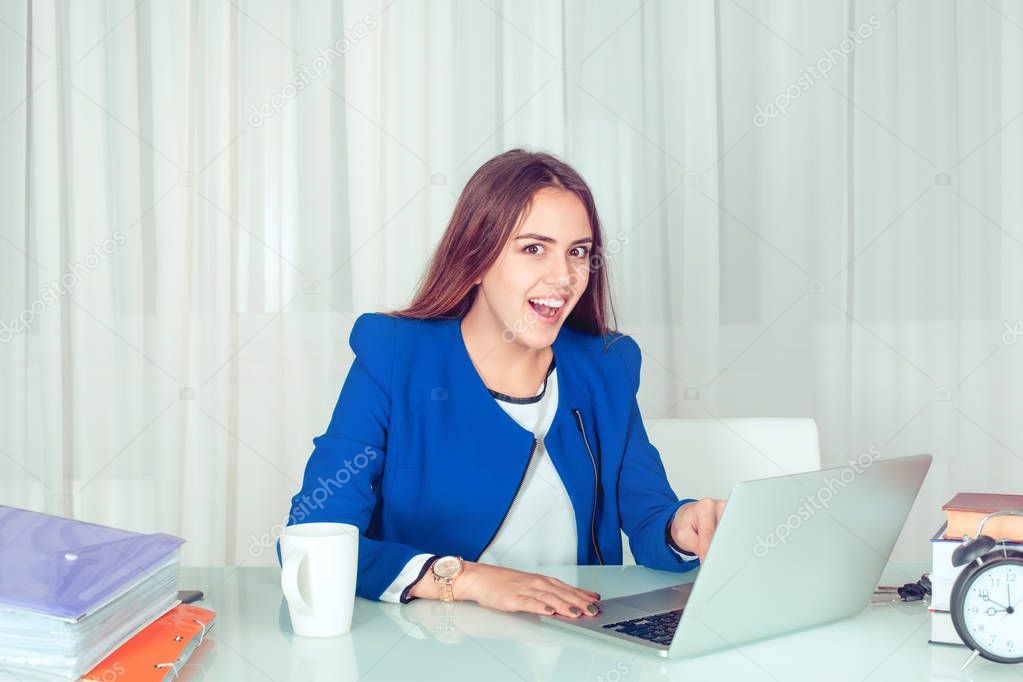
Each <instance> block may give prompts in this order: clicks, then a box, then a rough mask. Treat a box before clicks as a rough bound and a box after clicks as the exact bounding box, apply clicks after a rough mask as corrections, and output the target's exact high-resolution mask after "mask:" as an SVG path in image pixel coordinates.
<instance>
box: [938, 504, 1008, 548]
mask: <svg viewBox="0 0 1023 682" xmlns="http://www.w3.org/2000/svg"><path fill="white" fill-rule="evenodd" d="M941 508H942V510H943V511H944V512H945V515H946V516H947V517H948V528H946V529H945V535H944V537H945V539H946V540H961V539H962V537H963V536H964V535H968V536H970V537H971V538H972V537H976V535H977V526H979V525H980V520H981V519H983V518H984V517H985V516H987V515H988V514H990V513H991V512H996V511H1018V512H1023V495H998V494H995V493H959V494H957V495H956V496H955V497H953V498H952V499H951V500H949V501H948V502H946V503H945V504H944V505H943V506H942V507H941ZM983 534H984V535H989V536H991V537H993V538H994V539H995V540H1011V541H1014V542H1023V516H996V517H994V518H993V519H988V521H987V523H985V524H984V530H983Z"/></svg>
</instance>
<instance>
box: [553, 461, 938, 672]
mask: <svg viewBox="0 0 1023 682" xmlns="http://www.w3.org/2000/svg"><path fill="white" fill-rule="evenodd" d="M871 452H872V453H874V454H876V449H874V450H872V451H871ZM874 454H871V453H865V454H864V455H862V456H861V457H860V458H859V459H857V460H851V461H850V463H849V464H848V465H846V466H840V467H834V468H830V469H822V470H820V471H812V472H807V473H800V474H794V475H787V476H777V477H773V478H765V479H760V480H756V481H745V482H743V483H739V484H737V485H736V486H735V487H734V488H732V492H731V494H730V495H729V497H728V503H727V504H726V505H725V510H724V513H723V514H722V515H721V519H720V520H719V523H718V527H717V530H716V531H715V533H714V537H713V539H712V540H711V544H710V547H709V549H708V550H707V555H706V557H705V560H704V562H703V564H702V565H701V566H700V567H698V568H697V569H696V570H695V571H693V572H691V573H690V574H687V576H688V578H689V580H688V581H687V582H684V583H681V584H679V585H674V586H671V587H665V588H661V589H657V590H652V591H649V592H643V593H641V594H633V595H628V596H624V597H615V598H613V599H604V600H602V601H601V602H600V604H601V609H602V610H601V613H600V614H598V615H597V616H595V617H592V618H591V617H582V618H569V617H567V616H560V615H554V616H541V619H542V620H544V621H546V622H548V623H550V624H552V625H556V626H558V627H562V628H570V629H572V630H574V631H576V632H580V633H584V634H587V635H592V636H593V637H599V638H601V639H603V640H605V641H613V642H616V643H618V644H621V645H625V646H630V647H638V648H640V649H644V650H646V651H649V652H653V653H656V654H658V655H660V656H665V657H669V658H689V657H692V656H698V655H702V654H706V653H710V652H713V651H717V650H720V649H726V648H730V647H734V646H735V645H738V644H744V643H747V642H752V641H756V640H759V639H765V638H768V637H774V636H777V635H781V634H785V633H789V632H794V631H796V630H801V629H804V628H809V627H813V626H816V625H820V624H823V623H827V622H830V621H835V620H839V619H841V618H845V617H847V616H852V615H855V614H857V613H859V612H860V611H861V610H862V609H863V608H864V607H865V606H866V605H867V603H868V602H869V601H870V598H871V596H872V595H873V593H874V589H875V588H876V586H877V582H878V580H879V579H880V577H881V572H882V571H883V570H884V568H885V565H886V564H887V562H888V558H889V556H890V555H891V552H892V548H893V547H894V546H895V541H896V539H898V536H899V533H900V532H901V530H902V527H903V524H904V523H905V521H906V517H907V515H908V514H909V510H910V508H911V507H912V506H913V501H914V500H915V499H916V496H917V493H918V492H919V491H920V486H921V484H922V483H923V480H924V476H926V474H927V470H928V469H929V468H930V466H931V456H930V455H929V454H923V455H915V456H912V457H900V458H897V459H888V460H882V459H877V458H875V456H874ZM692 573H695V574H696V575H695V579H694V578H693V577H692Z"/></svg>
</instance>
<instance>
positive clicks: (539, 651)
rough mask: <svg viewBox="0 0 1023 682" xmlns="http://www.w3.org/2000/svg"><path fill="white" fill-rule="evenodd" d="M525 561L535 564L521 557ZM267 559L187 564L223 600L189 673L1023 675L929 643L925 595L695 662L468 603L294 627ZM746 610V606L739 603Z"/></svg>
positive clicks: (625, 572) (616, 573) (378, 611)
mask: <svg viewBox="0 0 1023 682" xmlns="http://www.w3.org/2000/svg"><path fill="white" fill-rule="evenodd" d="M520 568H523V569H528V567H520ZM927 568H928V565H927V564H925V563H920V564H914V563H905V564H892V565H889V566H888V568H887V570H886V571H885V575H884V577H883V578H882V581H881V582H882V584H899V585H901V584H902V583H904V582H908V581H910V580H915V579H917V578H919V576H920V574H921V573H924V572H925V571H926V570H927ZM537 572H543V573H545V574H547V575H552V576H556V577H558V578H561V579H562V580H564V581H566V582H568V583H569V584H573V585H578V586H580V587H585V588H587V589H591V590H595V591H597V592H599V593H600V594H601V595H602V596H604V597H605V598H607V597H613V596H617V595H621V594H628V593H630V592H639V591H643V590H649V589H654V588H656V587H663V586H666V585H672V584H676V583H678V582H681V581H683V580H691V579H693V578H694V577H695V574H696V572H695V571H692V572H689V573H685V574H675V573H667V572H663V571H655V570H651V569H647V568H643V567H639V566H564V567H551V566H545V567H543V568H542V569H541V570H538V571H537ZM278 580H279V571H278V569H277V568H276V567H271V568H262V567H260V568H249V567H244V566H242V567H238V568H184V569H182V573H181V588H182V589H201V590H203V591H204V592H205V595H206V598H205V601H203V602H199V604H200V605H205V606H209V607H210V608H212V609H214V610H215V611H216V612H217V623H216V627H215V629H214V630H213V632H212V633H211V634H210V636H209V638H208V639H207V641H206V643H205V644H204V645H203V646H202V647H201V648H200V649H199V650H198V651H196V652H195V654H194V655H193V657H192V659H191V660H190V661H189V663H188V664H187V665H186V666H185V667H184V668H183V669H182V671H181V675H180V678H179V679H181V680H209V681H215V682H224V681H233V680H278V681H283V680H301V681H303V682H318V681H321V680H322V681H327V680H330V681H331V682H337V681H343V680H357V679H358V680H440V679H445V680H483V681H485V682H502V681H504V680H509V681H516V680H593V681H594V682H622V681H624V680H627V681H628V682H639V681H640V680H687V681H691V680H713V679H728V680H737V679H741V680H786V681H787V680H814V681H815V682H817V681H819V680H829V681H830V680H857V681H860V680H865V679H870V680H900V681H904V680H929V679H940V680H996V679H997V680H1006V679H1007V680H1016V681H1017V682H1020V681H1021V680H1023V667H1021V666H1015V667H1012V666H1003V665H999V664H996V663H991V662H989V661H986V660H983V659H979V658H978V659H977V660H976V661H974V662H973V664H972V665H971V666H970V667H969V668H968V669H967V670H966V671H960V670H959V666H960V665H961V664H962V663H963V661H965V660H966V658H967V655H968V651H967V649H966V648H965V647H958V646H949V645H936V644H928V642H927V638H928V636H929V634H930V620H929V616H928V614H927V607H926V603H925V602H914V603H902V602H899V603H895V604H885V605H880V606H869V607H867V608H866V609H865V610H864V611H863V612H861V613H860V614H858V615H857V616H855V617H852V618H848V619H845V620H843V621H839V622H836V623H831V624H828V625H824V626H821V627H818V628H814V629H811V630H805V631H802V632H798V633H794V634H790V635H787V636H784V637H778V638H774V639H770V640H764V641H760V642H756V643H752V644H747V645H744V646H740V647H737V648H735V649H730V650H727V651H722V652H719V653H715V654H709V655H706V656H703V657H700V658H695V659H690V660H671V659H664V658H659V657H658V656H656V655H654V654H648V653H645V652H636V651H634V650H632V649H628V648H622V647H617V646H615V645H614V644H613V643H608V644H604V643H602V642H601V641H600V640H595V639H592V638H589V637H586V636H584V635H581V634H576V633H573V632H569V631H564V630H561V629H559V628H554V627H551V626H549V625H546V624H542V623H540V621H539V619H538V617H537V616H533V615H529V614H509V613H501V612H496V611H491V610H489V609H484V608H481V607H479V606H477V605H476V604H474V603H470V602H457V603H453V604H443V603H440V602H436V601H427V600H416V601H414V602H412V603H411V604H407V605H398V604H384V603H378V602H370V601H366V600H363V599H356V602H355V614H354V618H353V624H352V632H351V633H350V634H349V635H345V636H342V637H333V638H327V639H307V638H302V637H296V636H295V635H293V634H292V632H291V626H290V619H289V617H288V612H287V605H286V604H285V602H284V598H283V596H282V595H281V591H280V586H279V583H278ZM740 616H741V614H740Z"/></svg>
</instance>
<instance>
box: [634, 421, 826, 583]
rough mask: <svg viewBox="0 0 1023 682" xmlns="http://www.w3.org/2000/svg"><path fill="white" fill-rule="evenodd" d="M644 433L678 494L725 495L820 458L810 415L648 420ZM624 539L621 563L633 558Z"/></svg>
mask: <svg viewBox="0 0 1023 682" xmlns="http://www.w3.org/2000/svg"><path fill="white" fill-rule="evenodd" d="M647 436H648V437H649V438H650V442H651V443H652V444H653V445H654V447H656V448H657V450H658V452H660V454H661V461H662V462H663V463H664V470H665V472H666V473H667V475H668V482H669V483H670V484H671V487H672V489H673V490H674V491H675V493H676V494H677V495H678V496H679V497H681V498H685V497H693V498H702V497H717V498H722V499H725V498H727V497H728V495H729V493H730V492H731V490H732V486H734V485H735V484H736V483H738V482H740V481H748V480H752V479H757V478H768V477H771V476H784V475H786V474H795V473H799V472H803V471H815V470H817V469H820V464H821V453H820V440H819V438H818V434H817V423H816V422H815V421H814V420H813V419H793V418H730V419H714V418H707V419H660V420H658V421H656V422H654V423H653V424H650V425H647ZM622 503H623V504H625V503H626V502H625V501H623V502H622ZM622 541H623V545H624V548H625V555H624V563H626V564H632V563H635V560H634V559H633V557H632V554H631V552H629V549H628V541H627V540H626V539H625V534H624V533H623V534H622Z"/></svg>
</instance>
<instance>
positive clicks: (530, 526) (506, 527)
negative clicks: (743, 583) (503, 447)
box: [380, 367, 696, 603]
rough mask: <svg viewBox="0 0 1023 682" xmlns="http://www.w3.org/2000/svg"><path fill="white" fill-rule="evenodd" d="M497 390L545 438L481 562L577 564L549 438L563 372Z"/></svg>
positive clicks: (403, 578) (409, 579)
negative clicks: (521, 393)
mask: <svg viewBox="0 0 1023 682" xmlns="http://www.w3.org/2000/svg"><path fill="white" fill-rule="evenodd" d="M491 394H493V395H494V398H495V400H497V404H498V405H500V406H501V408H502V409H503V410H504V411H505V412H506V413H508V415H509V416H511V418H512V419H514V420H515V421H516V422H517V423H518V424H519V426H521V427H522V428H524V429H526V430H527V431H532V432H533V435H535V436H536V438H537V440H538V441H540V442H539V444H538V445H537V448H536V450H535V452H534V453H533V458H532V459H531V460H530V461H529V464H528V466H527V467H526V475H525V477H524V478H523V480H522V485H521V486H520V487H519V492H518V494H517V495H516V496H515V499H514V500H513V501H512V504H511V507H510V508H509V510H508V513H507V515H506V516H505V518H504V521H503V522H502V524H501V527H500V529H499V530H498V531H497V535H495V536H494V539H493V540H492V541H491V543H490V545H489V546H488V547H487V548H486V549H485V550H484V551H483V554H481V555H480V558H479V562H480V563H484V564H492V565H498V566H500V565H506V564H532V565H538V566H540V565H573V564H575V563H577V544H578V540H577V537H578V536H577V535H576V526H575V511H574V509H573V508H572V501H571V499H570V498H569V496H568V491H567V490H566V489H565V484H564V483H563V482H562V480H561V476H560V475H558V472H557V470H556V469H555V468H554V464H553V462H551V458H550V456H549V455H548V454H547V449H546V448H545V447H544V442H543V440H544V437H545V436H546V435H547V431H548V429H550V427H551V423H552V422H553V421H554V413H555V412H556V411H557V409H558V371H557V369H556V368H553V367H552V369H551V371H550V374H548V376H547V379H546V380H545V381H544V384H541V386H540V388H539V389H537V392H536V399H535V400H534V399H532V398H530V399H522V398H510V397H508V396H504V395H502V394H500V393H496V392H494V391H491ZM669 547H671V545H670V544H669ZM672 550H673V551H675V553H676V554H677V555H678V556H679V557H681V558H682V559H685V560H692V559H695V558H696V556H695V555H687V554H681V553H679V552H678V551H676V550H675V549H674V548H673V547H672ZM431 556H433V555H432V554H417V555H416V556H414V557H412V558H411V559H409V561H408V563H407V564H405V568H403V569H402V571H401V573H399V574H398V576H397V577H396V578H395V579H394V582H392V583H391V584H390V585H389V586H388V588H387V589H386V590H384V593H383V594H381V595H380V600H381V601H388V602H394V603H398V602H399V601H400V597H401V593H402V591H403V590H404V589H405V588H406V587H407V586H408V585H410V584H411V583H413V582H414V581H415V580H416V579H417V578H418V577H419V574H420V573H421V572H422V570H423V564H425V563H426V561H427V560H428V559H429V558H430V557H431Z"/></svg>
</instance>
